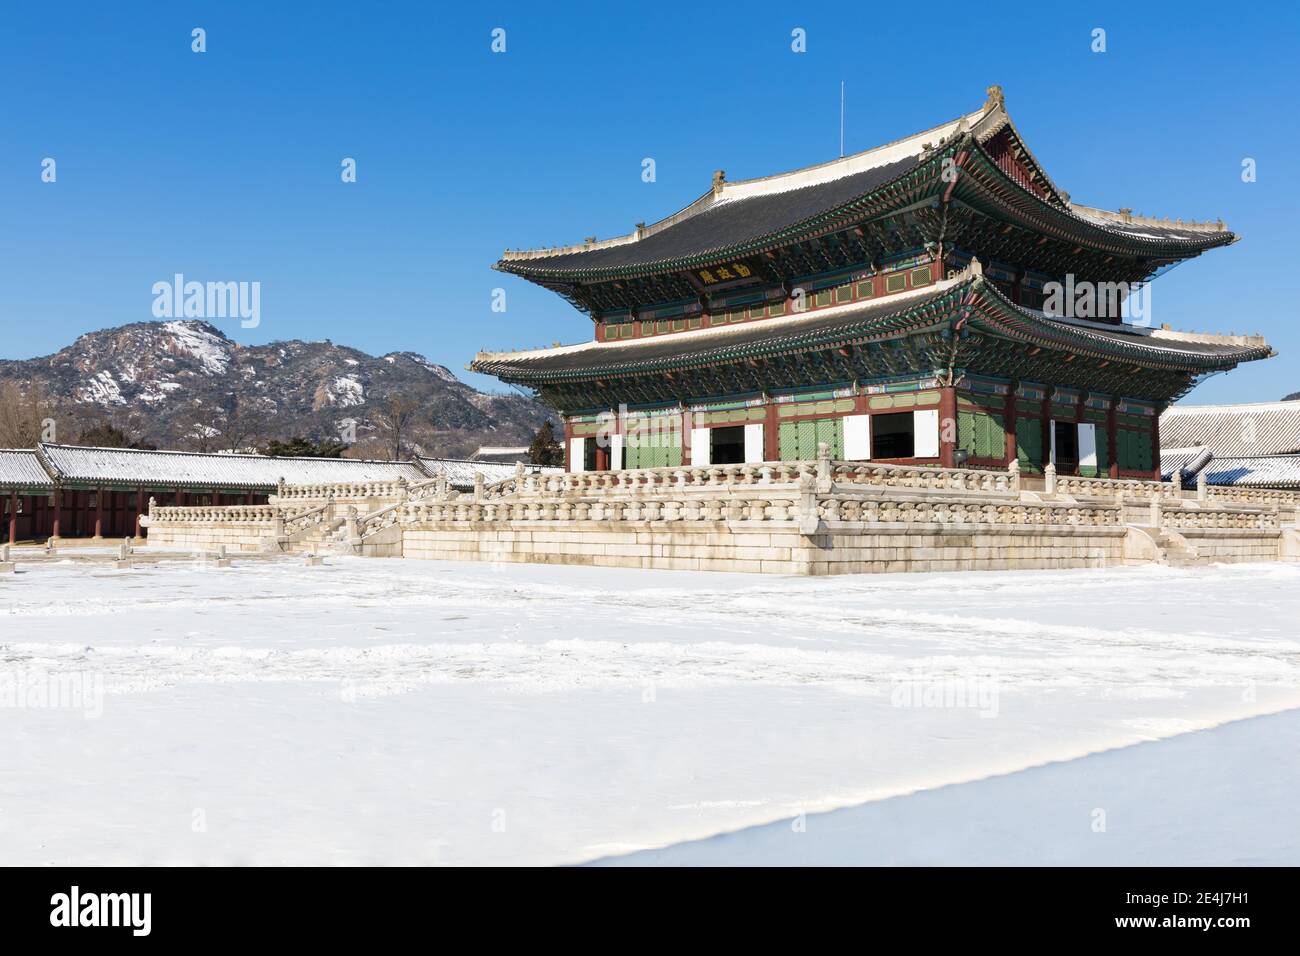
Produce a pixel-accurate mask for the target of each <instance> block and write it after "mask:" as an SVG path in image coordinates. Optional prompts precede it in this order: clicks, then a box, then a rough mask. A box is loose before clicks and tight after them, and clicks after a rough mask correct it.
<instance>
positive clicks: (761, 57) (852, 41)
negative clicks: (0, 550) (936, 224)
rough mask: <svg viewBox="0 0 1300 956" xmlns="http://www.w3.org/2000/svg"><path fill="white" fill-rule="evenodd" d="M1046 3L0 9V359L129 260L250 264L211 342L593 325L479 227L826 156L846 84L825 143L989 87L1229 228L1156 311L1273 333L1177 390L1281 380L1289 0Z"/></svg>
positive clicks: (1079, 171)
mask: <svg viewBox="0 0 1300 956" xmlns="http://www.w3.org/2000/svg"><path fill="white" fill-rule="evenodd" d="M1053 6H1055V5H1046V4H1044V5H1037V6H1033V7H1023V6H1022V7H1021V8H1020V9H1021V10H1032V14H1030V15H1027V16H1020V17H1019V21H1020V22H1017V17H1016V16H1015V15H1013V14H1012V13H1010V12H1009V11H1008V12H1007V13H1006V14H1005V15H1003V14H999V13H998V10H999V9H1001V8H998V7H994V6H991V5H987V4H975V5H970V4H945V3H941V2H931V3H927V4H924V5H920V6H906V5H903V6H898V5H895V6H890V5H887V4H886V5H882V4H861V3H852V4H849V3H845V4H807V5H797V4H789V3H764V2H751V3H747V4H740V5H734V4H732V5H719V6H718V7H717V8H712V7H711V6H710V5H708V4H701V3H684V4H676V3H667V2H655V3H649V4H622V3H603V4H567V3H554V4H537V3H530V4H517V5H516V4H465V5H456V6H454V7H447V6H445V5H443V4H438V3H330V2H322V3H319V4H317V3H313V4H310V5H309V4H270V3H264V2H250V0H243V2H236V0H223V2H219V3H218V2H209V3H199V2H170V3H147V2H141V3H130V4H105V3H98V2H97V3H65V4H59V5H55V6H53V7H52V6H49V5H31V4H24V5H19V4H16V3H11V4H7V5H6V7H5V10H4V13H3V24H2V28H0V82H2V83H3V88H4V89H5V90H6V96H5V111H4V114H3V115H2V116H0V147H2V148H0V209H3V216H4V220H3V221H4V225H5V228H4V229H3V230H0V335H2V336H3V343H4V344H3V347H0V356H3V357H5V358H26V357H31V356H35V355H42V354H47V353H49V352H52V351H55V350H57V349H58V348H60V347H62V346H63V345H66V344H67V343H69V342H71V341H72V339H73V338H75V337H76V336H77V335H79V334H81V333H83V332H87V331H91V330H94V329H98V328H104V327H108V326H113V325H118V324H122V323H126V322H132V321H141V320H148V319H150V318H151V317H152V316H151V311H150V308H151V305H152V301H153V297H152V294H151V292H150V289H151V286H152V285H153V283H155V282H157V281H160V280H170V278H171V276H172V275H173V274H174V273H176V272H182V273H184V274H185V275H186V276H187V278H192V279H199V280H223V281H224V280H234V281H239V280H243V281H258V282H260V283H261V286H262V302H261V308H262V321H261V325H260V327H258V328H256V329H242V328H240V327H239V323H238V322H226V323H225V324H223V325H222V328H223V329H224V331H226V332H227V334H229V335H230V336H231V337H232V338H234V339H235V340H236V341H240V342H245V343H257V342H266V341H272V340H275V339H287V338H304V339H324V338H329V339H332V340H333V341H335V342H338V343H341V344H346V345H352V346H356V347H358V348H361V349H364V350H365V351H368V352H371V353H376V354H378V353H383V352H387V351H392V350H403V349H409V350H413V351H418V352H422V353H424V354H425V355H428V356H429V357H430V358H432V359H434V360H435V361H438V362H441V363H443V364H445V365H448V366H449V367H451V368H452V369H453V370H455V371H457V372H458V373H460V374H462V377H464V378H465V379H466V380H467V381H470V382H471V383H473V384H474V385H476V386H478V387H490V388H495V389H500V388H501V386H500V385H499V383H497V382H496V381H495V380H494V379H488V378H484V377H482V376H477V375H472V374H470V373H465V372H462V368H463V366H464V364H465V363H466V362H467V361H468V360H469V359H470V358H471V357H472V355H473V353H474V352H475V351H476V350H477V349H479V348H482V347H489V348H514V347H527V346H536V345H549V344H550V343H551V342H553V341H556V340H562V341H566V342H567V341H576V340H580V339H584V338H587V337H589V336H590V323H589V321H588V320H587V319H586V318H585V317H584V316H582V315H580V314H579V313H577V312H575V311H574V310H573V309H572V308H571V307H570V306H569V305H568V304H567V303H565V302H564V301H563V300H561V299H560V298H559V297H557V296H555V295H554V294H552V293H549V292H547V291H545V290H542V289H538V288H535V287H533V286H531V285H529V284H528V283H525V282H523V281H522V280H519V279H516V278H514V277H511V276H506V275H504V274H501V273H497V272H494V271H493V270H492V269H491V268H490V267H491V264H492V263H493V262H494V261H495V260H496V259H497V258H498V256H499V255H500V253H501V251H502V250H503V249H504V248H506V247H514V248H518V247H528V246H538V245H551V244H561V243H568V242H575V241H579V240H581V239H582V238H583V237H584V236H588V235H593V234H594V235H597V236H600V237H607V236H611V235H615V234H622V233H625V232H628V231H629V230H630V229H631V228H632V226H633V224H634V223H636V222H638V221H642V220H645V221H654V220H655V219H657V218H659V217H661V216H663V215H666V214H668V213H671V212H673V211H675V210H676V209H678V208H680V207H681V206H683V205H685V204H686V203H687V202H689V201H691V200H693V199H694V198H696V197H697V196H699V195H700V194H701V193H702V192H704V191H705V189H706V188H707V186H708V183H709V179H710V175H711V173H712V171H713V170H714V169H718V168H721V169H725V170H726V171H727V175H728V178H729V179H742V178H748V177H751V176H759V175H766V174H770V173H773V172H779V171H781V170H785V169H791V168H796V167H799V166H804V165H808V164H812V163H818V162H823V161H825V160H828V159H832V158H834V157H835V156H836V155H837V154H838V150H839V125H838V123H839V85H840V81H841V80H843V81H844V82H845V84H846V88H847V111H846V113H847V122H846V149H847V150H848V151H849V152H853V151H856V150H861V149H865V148H868V147H871V146H874V145H877V144H879V143H882V142H885V141H888V140H891V139H894V138H897V137H899V136H903V135H906V134H909V133H912V132H915V131H917V130H920V129H923V128H926V127H929V126H932V125H935V124H937V123H939V122H942V121H944V120H947V119H950V118H952V117H954V116H957V115H959V114H961V113H964V112H967V111H969V110H972V109H975V108H976V107H978V106H979V105H980V103H981V102H983V99H984V89H985V87H986V86H988V85H989V84H990V83H1000V84H1001V85H1002V86H1003V88H1004V90H1005V92H1006V97H1007V105H1008V108H1009V110H1010V111H1011V114H1012V116H1013V117H1015V120H1016V123H1017V125H1018V126H1019V128H1020V130H1021V132H1022V133H1023V134H1024V136H1025V137H1026V139H1027V140H1028V142H1029V143H1030V146H1031V148H1032V149H1033V150H1034V152H1035V154H1036V155H1037V156H1038V158H1039V160H1040V161H1041V162H1042V163H1043V165H1044V166H1045V167H1046V168H1047V170H1048V172H1049V173H1050V174H1051V176H1052V177H1053V179H1054V180H1055V181H1056V182H1057V184H1058V185H1059V186H1060V187H1061V188H1063V189H1065V190H1067V191H1069V192H1070V193H1071V195H1072V197H1073V198H1074V200H1075V201H1077V202H1082V203H1086V204H1089V205H1096V206H1103V207H1106V208H1111V209H1114V208H1118V207H1120V206H1131V207H1132V208H1133V209H1134V210H1135V211H1136V212H1139V213H1145V214H1152V215H1168V216H1183V217H1186V218H1193V219H1197V220H1203V219H1213V218H1215V217H1222V218H1223V219H1224V220H1225V221H1226V222H1227V223H1228V225H1229V226H1230V227H1231V228H1232V229H1234V230H1235V231H1237V232H1238V233H1239V234H1240V235H1242V236H1243V241H1241V242H1239V243H1237V244H1236V245H1235V246H1233V247H1231V248H1228V249H1221V250H1215V251H1212V252H1210V253H1208V254H1207V255H1205V256H1204V257H1203V258H1201V259H1198V260H1193V261H1192V262H1189V263H1185V264H1183V265H1182V266H1180V267H1178V268H1176V269H1174V270H1173V271H1172V272H1170V273H1168V274H1166V275H1165V276H1163V277H1161V278H1160V279H1159V280H1158V281H1157V283H1156V285H1155V288H1154V289H1153V298H1152V303H1153V309H1154V315H1153V319H1154V321H1155V322H1157V323H1164V322H1167V323H1169V324H1170V325H1171V326H1173V327H1174V328H1183V329H1195V330H1201V331H1220V332H1227V331H1238V332H1242V331H1251V332H1253V331H1261V332H1263V333H1265V334H1266V335H1268V336H1269V338H1270V340H1271V341H1272V343H1273V344H1274V347H1275V348H1276V349H1277V350H1278V351H1279V352H1280V353H1281V354H1280V356H1279V357H1278V358H1275V359H1272V360H1270V361H1268V362H1264V363H1257V364H1256V365H1254V366H1248V367H1245V368H1242V369H1238V370H1237V371H1235V372H1232V373H1230V374H1228V375H1224V376H1218V377H1216V378H1214V379H1212V380H1210V381H1209V382H1207V383H1205V384H1204V385H1202V386H1201V387H1200V388H1198V389H1197V390H1196V391H1195V392H1194V393H1193V394H1192V397H1191V400H1192V401H1196V402H1209V401H1266V400H1272V399H1277V398H1280V397H1281V396H1282V395H1284V394H1286V393H1288V392H1291V391H1296V390H1300V361H1298V360H1297V357H1298V356H1300V330H1298V329H1297V323H1296V321H1295V312H1296V307H1295V305H1294V301H1295V300H1294V296H1293V295H1292V294H1291V289H1292V283H1293V279H1294V275H1295V273H1296V271H1297V261H1296V260H1297V254H1298V253H1300V243H1298V242H1297V239H1296V235H1297V232H1296V227H1297V212H1298V211H1300V210H1298V209H1297V207H1298V206H1300V198H1297V197H1298V196H1300V190H1298V189H1297V175H1296V174H1297V163H1296V159H1295V157H1296V155H1297V145H1298V143H1297V139H1298V138H1300V133H1297V124H1296V119H1295V111H1294V101H1295V97H1296V90H1297V80H1298V79H1300V76H1298V70H1297V67H1296V66H1295V62H1296V52H1295V48H1296V46H1297V40H1298V39H1300V14H1298V13H1297V8H1296V6H1295V5H1291V4H1287V5H1282V4H1222V3H1218V4H1205V5H1198V4H1195V3H1178V4H1168V5H1164V4H1145V3H1144V4H1136V3H1126V4H1119V5H1094V4H1089V5H1086V6H1085V5H1076V4H1070V5H1064V4H1062V5H1060V6H1061V9H1059V10H1057V9H1053ZM194 27H203V28H204V29H205V30H206V31H207V52H206V53H202V54H196V53H194V52H192V51H191V49H190V43H191V39H190V31H191V30H192V29H193V28H194ZM495 27H501V28H504V29H505V30H506V44H507V50H506V53H504V54H494V53H492V52H491V50H490V42H491V31H492V30H493V28H495ZM796 27H802V28H803V29H805V30H806V31H807V46H808V49H807V52H806V53H803V54H795V53H793V52H791V49H790V33H791V30H792V29H794V28H796ZM1096 27H1100V28H1103V29H1105V30H1106V40H1107V51H1106V52H1105V53H1100V54H1099V53H1093V52H1092V51H1091V50H1090V44H1091V33H1092V30H1093V29H1094V28H1096ZM45 157H53V158H54V159H55V160H56V161H57V164H58V166H57V170H58V181H57V182H56V183H53V184H50V183H42V182H41V180H40V172H41V161H42V159H44V158H45ZM344 157H353V158H355V159H356V161H357V170H358V181H357V182H356V183H355V184H344V183H342V182H341V181H340V176H339V173H340V163H341V161H342V159H343V158H344ZM645 157H652V158H654V160H655V162H656V167H657V181H656V182H654V183H644V182H642V180H641V176H640V173H641V161H642V159H643V158H645ZM1245 157H1250V158H1253V159H1255V160H1256V162H1257V169H1258V179H1257V181H1256V182H1254V183H1243V182H1242V181H1241V162H1242V159H1243V158H1245ZM497 287H502V288H504V289H505V290H506V293H507V304H508V309H507V311H506V313H504V314H501V313H496V312H493V311H492V310H491V297H492V290H493V289H494V288H497Z"/></svg>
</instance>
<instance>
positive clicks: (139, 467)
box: [39, 444, 426, 489]
mask: <svg viewBox="0 0 1300 956" xmlns="http://www.w3.org/2000/svg"><path fill="white" fill-rule="evenodd" d="M39 454H40V457H41V458H42V460H43V461H44V462H45V463H46V464H47V466H48V467H49V470H50V471H51V472H52V473H53V474H55V475H56V476H58V478H59V479H60V480H62V481H74V482H94V481H99V482H104V483H106V484H126V485H166V486H172V485H176V486H186V485H189V486H194V485H197V486H201V487H205V488H206V487H219V488H268V489H269V488H274V487H275V486H276V484H277V483H278V482H279V480H280V479H281V478H283V479H284V480H285V482H287V483H288V484H291V485H314V484H329V483H331V482H341V481H394V480H396V479H397V478H406V479H408V480H411V481H419V480H421V479H423V478H424V477H426V476H425V474H424V472H422V471H421V469H420V467H419V466H418V465H416V464H415V463H413V462H402V461H367V460H363V459H357V458H272V457H269V456H266V455H238V454H230V455H226V454H209V453H200V452H184V451H141V450H138V449H134V448H94V447H87V446H80V445H48V444H42V445H40V446H39Z"/></svg>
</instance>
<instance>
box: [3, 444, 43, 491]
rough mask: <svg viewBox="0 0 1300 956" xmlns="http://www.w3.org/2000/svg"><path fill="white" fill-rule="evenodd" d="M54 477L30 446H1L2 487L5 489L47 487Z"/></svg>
mask: <svg viewBox="0 0 1300 956" xmlns="http://www.w3.org/2000/svg"><path fill="white" fill-rule="evenodd" d="M53 487H54V479H53V478H51V477H50V475H49V473H48V472H47V471H46V470H45V469H44V468H43V467H42V466H41V462H40V459H39V458H37V457H36V452H35V451H33V450H31V449H30V448H0V488H2V489H4V490H5V491H16V490H20V489H29V488H30V489H46V488H53Z"/></svg>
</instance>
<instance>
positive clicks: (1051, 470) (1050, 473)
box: [1043, 461, 1056, 495]
mask: <svg viewBox="0 0 1300 956" xmlns="http://www.w3.org/2000/svg"><path fill="white" fill-rule="evenodd" d="M1043 493H1044V494H1047V495H1054V494H1056V466H1055V465H1053V464H1052V463H1051V462H1050V461H1049V462H1048V463H1047V464H1046V465H1045V466H1044V468H1043Z"/></svg>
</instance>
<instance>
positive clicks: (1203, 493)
mask: <svg viewBox="0 0 1300 956" xmlns="http://www.w3.org/2000/svg"><path fill="white" fill-rule="evenodd" d="M1209 496H1210V489H1209V488H1208V487H1207V486H1206V484H1205V469H1204V468H1202V469H1201V470H1200V471H1199V472H1197V474H1196V500H1197V501H1205V500H1206V499H1207V498H1209Z"/></svg>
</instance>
